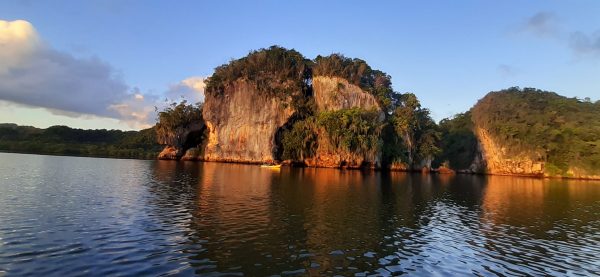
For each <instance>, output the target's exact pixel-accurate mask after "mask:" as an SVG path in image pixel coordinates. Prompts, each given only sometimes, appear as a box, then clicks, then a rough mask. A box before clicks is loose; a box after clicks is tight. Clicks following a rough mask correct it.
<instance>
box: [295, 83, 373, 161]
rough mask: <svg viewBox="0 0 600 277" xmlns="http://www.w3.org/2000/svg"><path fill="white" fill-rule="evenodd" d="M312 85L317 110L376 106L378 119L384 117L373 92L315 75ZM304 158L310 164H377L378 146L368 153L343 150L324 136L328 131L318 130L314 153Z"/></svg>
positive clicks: (364, 108) (367, 108)
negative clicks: (316, 145)
mask: <svg viewBox="0 0 600 277" xmlns="http://www.w3.org/2000/svg"><path fill="white" fill-rule="evenodd" d="M312 85H313V94H314V100H315V104H316V107H317V111H321V112H322V111H338V110H342V109H351V108H360V109H362V110H377V111H378V112H379V118H378V120H379V121H380V122H381V121H383V120H384V118H385V115H384V114H383V111H382V110H381V108H380V107H379V105H378V104H377V100H376V99H375V97H374V96H373V95H371V94H370V93H368V92H366V91H364V90H362V89H361V88H360V87H358V86H356V85H354V84H350V83H349V82H348V81H347V80H345V79H343V78H339V77H327V76H314V77H313V82H312ZM304 162H305V163H306V165H308V166H311V167H345V168H365V167H367V168H380V167H381V149H377V150H376V151H375V154H368V155H361V154H358V153H352V152H349V151H342V150H340V149H339V146H338V145H333V144H332V143H331V142H330V141H329V139H327V134H325V133H324V132H323V130H321V132H320V134H319V135H318V148H317V150H316V153H315V155H314V157H312V158H309V159H306V160H305V161H304Z"/></svg>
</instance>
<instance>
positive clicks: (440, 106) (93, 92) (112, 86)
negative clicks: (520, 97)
mask: <svg viewBox="0 0 600 277" xmlns="http://www.w3.org/2000/svg"><path fill="white" fill-rule="evenodd" d="M599 14H600V1H387V2H386V1H380V2H377V3H373V2H370V1H369V2H367V1H255V2H251V1H214V2H200V1H10V0H8V1H2V2H0V20H3V21H5V22H14V21H15V20H24V21H26V22H28V23H29V24H30V25H31V27H32V28H33V30H34V31H31V32H30V33H33V35H29V36H28V37H27V39H29V40H33V39H32V38H37V39H39V40H40V41H42V43H41V45H42V46H35V49H37V50H32V51H33V53H36V54H35V55H34V54H31V53H29V52H28V53H26V54H23V53H21V52H22V51H21V52H19V55H21V56H22V57H23V58H22V59H17V60H15V61H12V62H9V63H6V62H5V63H2V61H0V83H1V81H2V72H3V70H2V67H3V66H4V67H5V69H6V68H8V67H11V68H26V70H25V69H21V70H12V71H10V72H12V73H6V74H20V75H11V76H10V78H9V77H6V79H7V80H14V79H15V78H18V79H19V82H12V84H11V85H5V86H2V85H0V100H1V101H0V122H15V123H18V124H27V125H34V126H39V127H47V126H49V125H55V124H64V125H69V126H74V127H80V128H120V129H131V128H133V129H137V128H141V127H143V126H147V124H151V122H152V120H153V118H154V116H153V115H152V112H153V109H150V108H148V107H146V106H149V107H153V105H154V104H153V103H155V102H160V101H161V100H162V99H164V97H170V96H175V95H178V94H181V95H183V94H188V95H190V98H194V97H196V98H197V97H198V94H201V92H202V91H201V90H202V88H201V87H200V86H199V85H198V82H196V83H194V82H192V81H190V80H201V78H203V77H206V76H210V75H211V74H212V71H213V69H214V68H215V67H216V66H218V65H221V64H223V63H226V62H228V61H229V60H231V59H232V58H239V57H242V56H244V55H246V54H247V53H248V52H249V51H250V50H252V49H258V48H263V47H268V46H270V45H274V44H276V45H281V46H284V47H287V48H294V49H296V50H298V51H300V52H301V53H303V54H304V55H305V56H306V57H308V58H314V57H315V56H316V55H318V54H321V55H327V54H331V53H342V54H344V55H346V56H349V57H358V58H361V59H364V60H366V61H367V62H368V63H369V64H370V65H371V66H372V67H373V68H376V69H380V70H382V71H384V72H387V73H388V74H390V75H391V76H392V81H393V84H394V89H395V90H396V91H399V92H406V91H410V92H413V93H415V94H416V95H417V96H418V97H419V99H420V100H421V102H422V105H423V106H424V107H427V108H429V109H430V110H431V111H432V115H433V116H434V118H435V119H436V120H440V119H442V118H444V117H449V116H452V115H453V114H456V113H459V112H464V111H466V110H468V109H469V108H470V107H471V106H472V105H473V104H474V103H475V102H476V101H477V100H478V99H480V98H481V97H483V96H484V95H485V94H486V93H487V92H489V91H493V90H499V89H503V88H507V87H511V86H521V87H536V88H540V89H545V90H551V91H555V92H558V93H559V94H562V95H566V96H577V97H580V98H584V97H590V98H592V99H594V100H598V99H600V81H599V80H600V16H598V15H599ZM5 25H6V24H5ZM15 26H16V25H10V26H9V27H5V29H4V30H5V32H9V31H10V30H13V32H12V33H11V34H12V35H10V36H5V38H4V40H9V43H8V44H7V43H6V41H5V43H4V45H9V46H10V45H13V47H14V48H17V49H22V48H24V47H23V46H22V45H31V43H30V42H26V43H25V42H24V43H25V44H23V43H21V42H20V43H21V44H17V43H13V42H14V40H15V37H16V35H14V34H15V32H14V30H16V29H17V27H15ZM19 26H20V27H18V28H25V27H22V26H21V25H19ZM26 29H27V28H26ZM7 30H9V31H7ZM19 30H21V29H19ZM28 34H29V33H28ZM1 39H3V38H2V33H0V40H1ZM11 43H12V44H11ZM0 45H2V44H1V43H0ZM0 47H5V46H0ZM4 52H5V53H10V52H7V51H4ZM39 53H43V54H39ZM11 55H12V54H11ZM21 56H19V57H21ZM10 57H12V56H10ZM40 57H41V58H40ZM0 58H2V56H1V54H0ZM31 59H42V60H43V61H47V60H50V61H52V64H53V65H50V66H47V67H45V66H40V65H41V64H44V65H46V64H47V63H45V62H43V61H31ZM23 60H27V61H29V64H28V65H27V67H25V66H24V65H23V64H22V63H24V62H23ZM40 68H47V70H54V71H60V72H63V71H64V72H66V73H65V74H60V75H57V74H55V72H52V74H46V72H40V70H42V69H40ZM5 71H6V72H8V70H5ZM82 72H83V73H82ZM25 74H30V75H31V77H27V78H26V77H25V76H24V75H25ZM7 76H8V75H7ZM38 76H48V77H47V78H48V80H40V79H42V78H41V77H38ZM71 76H72V77H71ZM60 78H69V79H71V81H70V82H68V83H66V82H59V83H57V82H58V81H57V79H60ZM78 78H81V79H82V80H83V81H81V82H79V81H77V82H76V81H73V80H78ZM190 78H192V79H190ZM186 80H187V81H186ZM30 82H33V83H35V85H37V86H38V87H36V86H35V85H30ZM45 82H48V83H45ZM5 83H6V82H5ZM65 90H72V91H70V92H68V93H67V92H64V91H65ZM114 90H122V92H119V93H113V92H112V91H114ZM194 93H196V94H194ZM46 96H47V97H48V98H46ZM96 97H100V98H102V99H100V100H98V101H97V103H96V102H95V101H91V100H90V99H94V98H96ZM196 98H194V99H196ZM40 99H41V100H40ZM151 110H152V111H151ZM142 115H143V116H142Z"/></svg>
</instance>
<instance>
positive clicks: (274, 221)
mask: <svg viewBox="0 0 600 277" xmlns="http://www.w3.org/2000/svg"><path fill="white" fill-rule="evenodd" d="M0 176H1V177H2V179H0V222H2V224H1V225H0V275H2V274H3V273H2V272H4V273H6V274H8V275H32V274H34V275H47V274H51V275H63V274H67V275H77V274H81V275H88V274H93V275H107V274H116V273H120V274H125V275H137V274H146V275H147V274H150V275H157V274H187V275H189V274H194V273H195V274H202V275H211V274H214V275H217V274H218V273H225V274H227V275H232V274H239V275H250V276H255V275H272V274H281V275H297V274H299V275H319V274H320V275H333V274H342V275H369V274H378V275H391V274H402V273H406V274H411V275H430V274H431V273H432V272H436V273H440V274H446V275H456V274H467V273H468V274H473V273H474V274H480V275H490V274H504V275H514V274H533V275H543V274H549V275H564V274H574V275H597V274H600V272H599V271H598V269H599V268H600V263H599V262H598V259H597V257H598V256H600V183H598V182H590V181H568V182H567V181H562V180H540V179H529V178H515V177H500V176H498V177H483V176H462V175H459V176H450V175H441V176H438V175H418V174H417V175H412V174H404V173H377V172H359V171H340V170H333V169H291V168H283V169H281V170H272V169H264V168H259V167H257V166H251V165H239V164H220V163H194V162H170V161H131V160H112V159H91V158H72V157H51V156H35V155H17V154H0Z"/></svg>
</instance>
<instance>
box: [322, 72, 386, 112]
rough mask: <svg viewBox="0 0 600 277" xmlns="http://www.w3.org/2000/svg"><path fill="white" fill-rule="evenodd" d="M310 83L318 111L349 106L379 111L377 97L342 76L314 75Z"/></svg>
mask: <svg viewBox="0 0 600 277" xmlns="http://www.w3.org/2000/svg"><path fill="white" fill-rule="evenodd" d="M312 85H313V93H314V97H315V103H316V105H317V110H319V111H337V110H341V109H350V108H361V109H365V110H371V109H377V110H379V111H381V109H380V108H379V105H378V104H377V99H375V97H374V96H373V95H371V94H369V93H367V92H365V91H363V90H362V89H361V88H360V87H358V86H356V85H354V84H350V83H349V82H348V81H347V80H345V79H343V78H339V77H326V76H315V77H313V82H312Z"/></svg>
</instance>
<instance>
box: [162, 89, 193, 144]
mask: <svg viewBox="0 0 600 277" xmlns="http://www.w3.org/2000/svg"><path fill="white" fill-rule="evenodd" d="M202 122H203V119H202V104H200V103H197V104H188V103H187V101H186V100H182V101H181V102H180V103H176V102H173V103H171V104H170V105H169V106H168V107H166V108H165V109H164V110H162V111H160V112H159V113H158V122H157V123H156V127H155V129H156V137H157V140H158V142H159V143H160V144H167V145H172V146H181V145H182V144H183V143H184V142H183V141H181V140H182V139H184V138H182V137H181V136H182V135H183V133H185V132H186V131H187V130H188V129H189V128H190V126H192V125H194V124H196V125H197V124H199V123H202Z"/></svg>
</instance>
